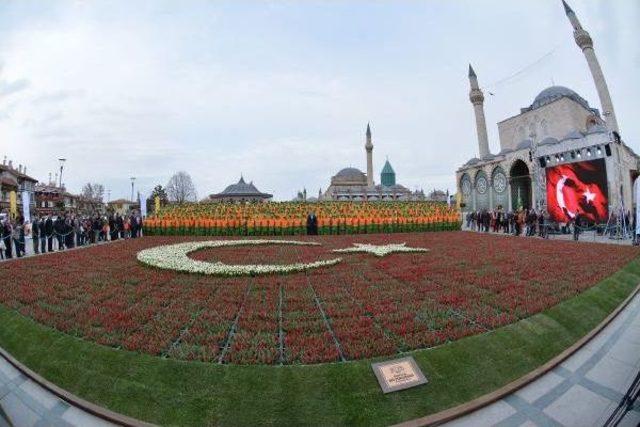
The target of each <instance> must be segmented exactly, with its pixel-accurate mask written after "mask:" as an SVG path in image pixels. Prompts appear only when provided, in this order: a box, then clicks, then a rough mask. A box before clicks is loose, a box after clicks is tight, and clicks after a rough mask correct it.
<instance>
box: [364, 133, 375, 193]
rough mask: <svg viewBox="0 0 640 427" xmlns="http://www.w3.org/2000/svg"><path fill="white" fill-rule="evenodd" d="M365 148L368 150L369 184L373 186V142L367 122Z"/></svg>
mask: <svg viewBox="0 0 640 427" xmlns="http://www.w3.org/2000/svg"><path fill="white" fill-rule="evenodd" d="M364 148H365V150H367V186H369V187H373V144H372V143H371V128H370V127H369V123H367V143H366V144H365V145H364Z"/></svg>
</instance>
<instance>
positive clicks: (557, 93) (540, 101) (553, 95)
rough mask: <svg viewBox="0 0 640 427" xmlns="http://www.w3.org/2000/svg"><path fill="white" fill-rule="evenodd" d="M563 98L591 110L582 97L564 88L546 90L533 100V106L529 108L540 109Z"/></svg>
mask: <svg viewBox="0 0 640 427" xmlns="http://www.w3.org/2000/svg"><path fill="white" fill-rule="evenodd" d="M563 97H566V98H569V99H572V100H574V101H575V102H577V103H578V104H580V105H582V106H583V107H584V108H586V109H587V110H591V107H589V103H588V102H587V101H586V100H585V99H584V98H583V97H581V96H580V95H578V94H577V93H576V92H575V91H574V90H571V89H569V88H568V87H564V86H551V87H548V88H546V89H545V90H543V91H542V92H540V93H539V94H538V96H536V98H535V99H534V100H533V104H531V108H532V109H534V108H539V107H542V106H543V105H547V104H551V103H552V102H554V101H557V100H558V99H560V98H563Z"/></svg>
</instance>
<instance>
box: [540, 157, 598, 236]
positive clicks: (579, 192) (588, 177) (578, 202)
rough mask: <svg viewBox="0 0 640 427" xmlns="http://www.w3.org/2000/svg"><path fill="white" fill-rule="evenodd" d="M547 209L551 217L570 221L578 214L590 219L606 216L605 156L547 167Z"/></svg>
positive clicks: (596, 220)
mask: <svg viewBox="0 0 640 427" xmlns="http://www.w3.org/2000/svg"><path fill="white" fill-rule="evenodd" d="M546 172H547V210H548V211H549V215H550V216H551V219H553V220H554V221H557V222H563V223H564V222H569V221H571V220H573V219H574V218H575V216H576V214H578V213H579V214H580V216H581V217H582V218H584V219H586V220H587V221H590V222H596V223H602V222H605V221H606V220H607V215H608V203H609V202H608V200H607V174H606V166H605V162H604V159H596V160H590V161H584V162H577V163H568V164H564V165H559V166H555V167H551V168H547V170H546Z"/></svg>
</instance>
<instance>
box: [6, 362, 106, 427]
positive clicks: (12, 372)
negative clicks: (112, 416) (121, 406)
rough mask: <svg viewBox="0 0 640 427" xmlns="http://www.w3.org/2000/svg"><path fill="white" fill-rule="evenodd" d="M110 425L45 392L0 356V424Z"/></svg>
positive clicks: (31, 426)
mask: <svg viewBox="0 0 640 427" xmlns="http://www.w3.org/2000/svg"><path fill="white" fill-rule="evenodd" d="M112 425H113V424H110V423H107V422H105V421H102V420H100V419H98V418H96V417H94V416H92V415H89V414H87V413H86V412H84V411H82V410H81V409H79V408H76V407H74V406H71V405H69V404H68V403H67V402H65V401H63V400H61V399H59V398H58V397H56V396H55V395H53V394H51V393H49V392H48V391H47V390H45V389H43V388H42V387H40V386H39V385H38V384H36V383H35V382H33V381H31V380H30V379H28V378H27V377H26V376H24V375H23V374H21V373H20V372H19V371H17V370H16V369H15V368H14V367H13V366H12V365H11V364H9V362H7V361H6V360H5V359H4V358H2V357H1V356H0V427H9V426H14V427H45V426H56V427H70V426H83V427H84V426H87V427H93V426H96V427H106V426H112Z"/></svg>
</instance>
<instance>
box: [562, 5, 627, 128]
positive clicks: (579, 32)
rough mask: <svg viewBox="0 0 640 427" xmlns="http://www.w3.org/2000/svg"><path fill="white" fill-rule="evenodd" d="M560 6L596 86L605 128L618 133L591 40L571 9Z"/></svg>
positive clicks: (611, 105)
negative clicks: (605, 123)
mask: <svg viewBox="0 0 640 427" xmlns="http://www.w3.org/2000/svg"><path fill="white" fill-rule="evenodd" d="M562 4H563V6H564V12H565V13H566V14H567V18H569V22H571V26H572V27H573V38H574V39H575V40H576V44H577V45H578V47H579V48H580V49H582V53H584V56H585V58H587V64H588V65H589V70H591V76H592V77H593V81H594V83H595V84H596V89H597V91H598V97H599V98H600V105H601V106H602V114H603V115H604V119H605V121H606V122H607V126H608V127H609V129H611V130H613V131H616V132H618V133H619V132H620V130H619V129H618V121H617V120H616V113H615V111H613V103H612V102H611V95H609V88H608V87H607V82H606V81H605V79H604V74H602V68H600V63H599V62H598V58H596V53H595V51H594V50H593V40H592V39H591V36H590V35H589V33H588V32H587V31H586V30H584V29H583V28H582V25H580V21H578V17H577V16H576V14H575V12H574V11H573V10H572V9H571V7H569V5H568V4H567V2H566V1H564V0H562Z"/></svg>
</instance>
